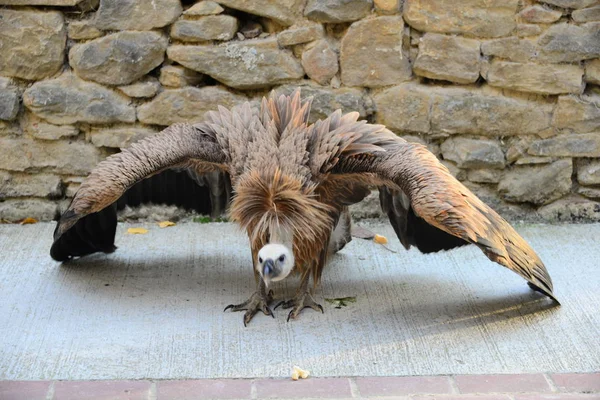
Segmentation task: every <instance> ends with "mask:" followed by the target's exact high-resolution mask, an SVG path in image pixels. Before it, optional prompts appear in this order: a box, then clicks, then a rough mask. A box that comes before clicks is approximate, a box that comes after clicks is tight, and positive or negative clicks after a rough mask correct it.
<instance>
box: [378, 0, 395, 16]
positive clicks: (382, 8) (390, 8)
mask: <svg viewBox="0 0 600 400" xmlns="http://www.w3.org/2000/svg"><path fill="white" fill-rule="evenodd" d="M373 3H374V5H375V11H377V13H378V14H384V15H387V14H397V13H399V12H400V5H401V4H402V2H401V0H374V2H373Z"/></svg>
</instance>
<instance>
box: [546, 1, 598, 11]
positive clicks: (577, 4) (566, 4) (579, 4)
mask: <svg viewBox="0 0 600 400" xmlns="http://www.w3.org/2000/svg"><path fill="white" fill-rule="evenodd" d="M540 1H541V2H542V3H546V4H552V5H553V6H558V7H562V8H574V9H579V8H585V7H589V6H593V5H595V4H596V3H597V2H598V0H540Z"/></svg>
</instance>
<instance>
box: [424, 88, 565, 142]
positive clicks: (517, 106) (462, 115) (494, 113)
mask: <svg viewBox="0 0 600 400" xmlns="http://www.w3.org/2000/svg"><path fill="white" fill-rule="evenodd" d="M486 89H488V88H484V89H461V88H447V89H446V88H440V89H437V90H435V91H433V92H432V96H433V102H432V106H431V131H432V132H434V133H450V134H459V133H460V134H472V135H489V136H510V135H523V134H531V133H538V132H541V131H543V130H545V129H548V128H549V127H550V119H551V115H552V108H553V105H552V104H551V103H550V102H543V101H539V100H527V99H523V98H518V97H509V96H504V95H502V93H501V92H496V91H493V90H486Z"/></svg>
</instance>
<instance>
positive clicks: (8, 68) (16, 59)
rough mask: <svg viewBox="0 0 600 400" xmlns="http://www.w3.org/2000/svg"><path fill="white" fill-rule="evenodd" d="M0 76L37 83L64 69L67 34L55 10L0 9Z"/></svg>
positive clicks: (60, 16)
mask: <svg viewBox="0 0 600 400" xmlns="http://www.w3.org/2000/svg"><path fill="white" fill-rule="evenodd" d="M0 21H1V22H2V23H0V49H2V57H0V75H4V76H12V77H15V78H21V79H28V80H36V79H43V78H47V77H49V76H52V75H54V74H56V73H57V72H58V71H59V70H60V69H61V68H62V66H63V63H64V55H65V54H64V53H65V44H66V39H67V32H66V29H65V22H64V19H63V16H62V14H61V13H59V12H56V11H36V10H30V9H26V10H12V9H8V8H0Z"/></svg>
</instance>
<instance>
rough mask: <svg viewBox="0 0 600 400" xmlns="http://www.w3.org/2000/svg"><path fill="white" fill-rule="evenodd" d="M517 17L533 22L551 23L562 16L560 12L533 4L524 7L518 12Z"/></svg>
mask: <svg viewBox="0 0 600 400" xmlns="http://www.w3.org/2000/svg"><path fill="white" fill-rule="evenodd" d="M519 17H520V18H521V19H522V20H523V21H525V22H530V23H533V24H551V23H553V22H556V21H558V20H559V19H560V17H562V12H560V11H557V10H552V9H550V8H547V7H544V6H541V5H539V4H535V5H533V6H529V7H526V8H524V9H523V10H522V11H521V12H520V13H519Z"/></svg>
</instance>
